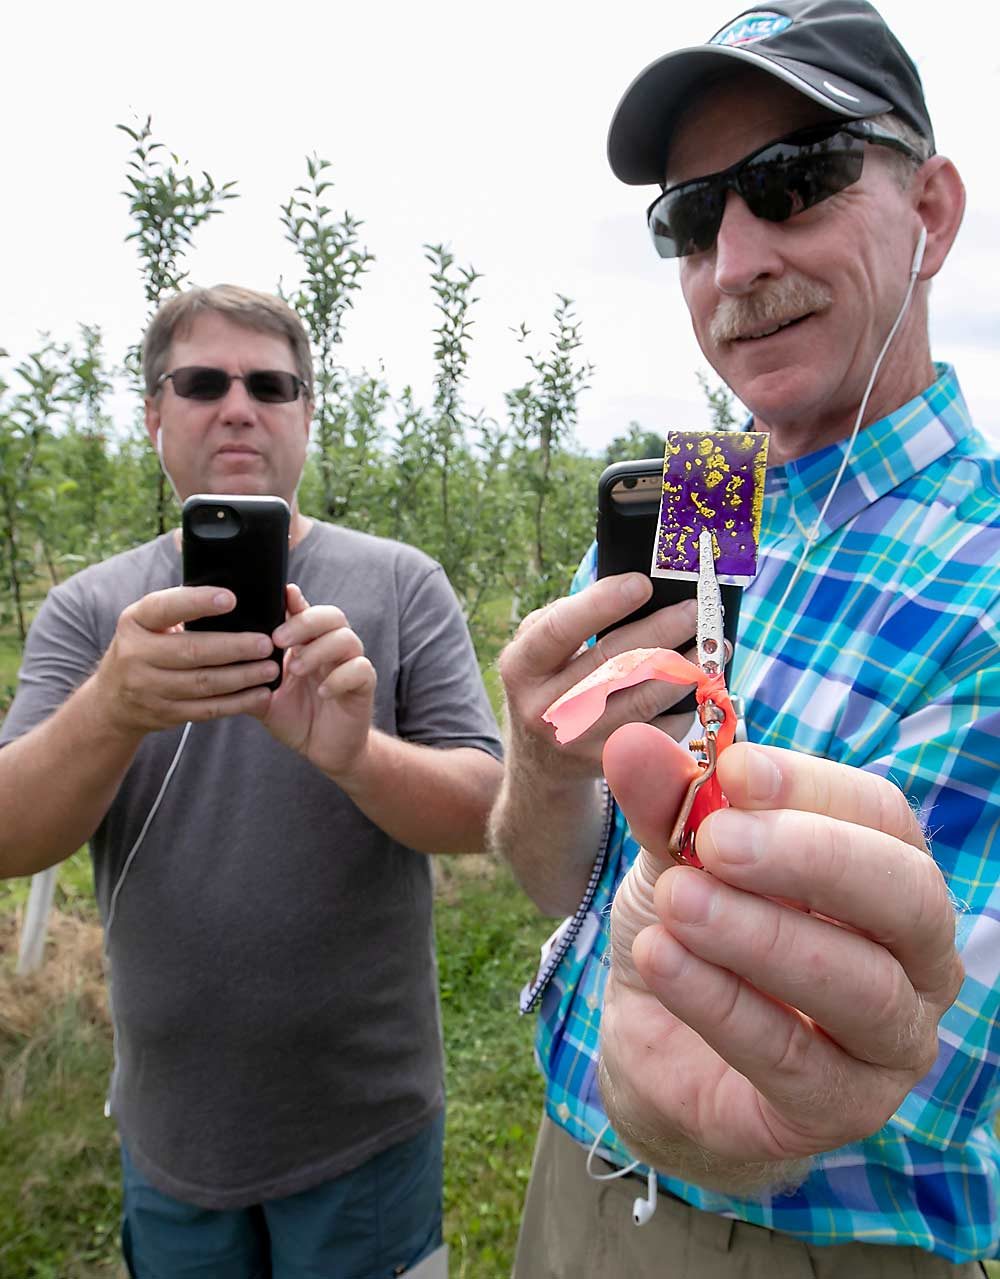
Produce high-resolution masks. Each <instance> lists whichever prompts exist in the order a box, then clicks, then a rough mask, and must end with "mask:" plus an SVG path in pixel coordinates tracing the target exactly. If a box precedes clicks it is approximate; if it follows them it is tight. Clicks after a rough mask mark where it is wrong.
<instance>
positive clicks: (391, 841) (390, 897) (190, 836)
mask: <svg viewBox="0 0 1000 1279" xmlns="http://www.w3.org/2000/svg"><path fill="white" fill-rule="evenodd" d="M143 366H144V375H145V380H146V392H147V398H146V424H147V429H148V432H149V436H150V439H151V440H152V442H153V444H154V446H155V447H156V449H157V451H158V453H159V456H160V458H161V461H162V464H163V467H164V470H165V472H166V473H167V475H168V477H169V478H170V481H171V483H172V485H173V487H174V489H175V491H176V493H177V495H178V497H179V498H181V499H184V498H186V497H188V496H189V495H190V494H192V493H195V492H201V493H241V494H251V495H252V494H274V495H277V496H280V497H283V498H284V499H285V501H286V502H288V504H289V506H290V508H291V513H292V514H291V530H290V551H289V580H290V582H292V583H295V585H290V586H289V587H288V596H287V617H286V620H285V622H284V623H283V624H282V625H281V626H280V627H279V628H278V629H277V630H276V631H275V633H274V635H273V637H265V636H261V635H257V634H249V633H225V632H221V631H218V632H211V631H192V630H187V631H185V629H184V625H183V624H184V623H185V622H190V621H193V620H195V619H197V618H202V617H207V616H210V615H212V614H224V613H226V612H228V611H229V610H230V609H232V607H233V605H234V603H235V600H234V597H233V595H232V593H231V592H228V591H225V590H219V589H217V588H214V587H211V586H205V587H183V586H181V585H180V582H181V558H180V547H179V537H178V535H177V534H175V533H173V532H171V533H167V534H165V535H163V536H161V537H159V538H157V539H155V540H154V541H152V542H149V543H147V544H146V545H144V546H140V547H138V548H137V549H135V550H133V551H129V552H126V553H125V554H122V555H118V556H115V557H114V558H113V559H110V560H107V561H106V562H104V563H103V564H98V565H94V566H92V567H91V568H88V569H85V570H83V571H82V572H81V573H78V574H77V575H75V576H74V577H73V578H71V579H70V580H69V581H67V582H65V583H63V584H62V585H60V586H58V587H56V588H55V589H54V590H53V591H52V592H51V593H50V594H49V597H48V599H47V600H46V602H45V603H44V604H43V606H42V608H41V610H40V611H39V614H38V617H37V619H36V620H35V623H34V625H33V627H32V629H31V633H30V634H29V637H28V641H27V645H26V648H25V654H24V662H23V666H22V669H21V673H20V683H19V687H18V692H17V695H16V697H15V699H14V702H13V705H12V706H11V708H10V711H9V713H8V715H7V718H6V720H5V722H4V724H3V727H2V730H0V745H2V746H3V747H4V749H2V750H0V875H2V876H12V875H29V874H33V873H35V872H37V871H40V870H43V869H44V868H46V867H48V866H52V865H54V864H55V863H57V862H59V861H61V860H62V859H64V858H66V857H68V856H70V855H71V854H72V853H73V852H74V851H75V850H76V849H77V848H78V847H79V846H80V845H81V844H82V843H84V842H85V841H88V840H89V842H90V848H91V853H92V857H93V863H94V879H95V886H96V892H97V898H98V903H99V906H100V910H101V916H102V920H103V922H104V926H105V937H106V947H107V954H108V960H109V981H110V988H111V1002H112V1012H113V1018H114V1028H115V1068H114V1075H113V1079H112V1086H111V1108H112V1112H113V1114H114V1116H115V1119H116V1122H117V1124H118V1127H119V1130H120V1133H121V1137H122V1157H123V1167H124V1185H125V1194H124V1205H125V1211H124V1227H123V1245H124V1252H125V1257H126V1261H127V1262H128V1265H129V1269H130V1273H131V1274H132V1275H134V1276H137V1277H138V1279H154V1277H155V1279H174V1277H175V1276H181V1275H183V1276H184V1279H209V1277H211V1279H250V1277H251V1276H253V1277H254V1279H256V1277H257V1276H261V1277H266V1276H271V1275H272V1274H273V1275H277V1274H279V1273H280V1275H282V1276H287V1277H288V1279H293V1277H298V1276H302V1277H303V1279H304V1277H305V1276H307V1275H308V1276H313V1275H320V1274H322V1275H337V1276H344V1277H345V1279H346V1277H348V1276H350V1277H352V1279H354V1277H356V1279H380V1277H381V1276H389V1275H394V1274H402V1273H403V1272H404V1271H405V1270H406V1269H407V1268H408V1267H410V1266H412V1265H414V1264H416V1263H417V1262H418V1261H419V1260H420V1259H421V1258H422V1257H426V1256H428V1255H429V1254H431V1253H432V1252H433V1251H434V1250H435V1249H436V1248H437V1247H438V1245H439V1244H440V1241H441V1141H442V1131H443V1123H442V1114H443V1105H444V1099H443V1068H442V1052H441V1034H440V1021H439V1013H438V1003H437V988H436V968H435V960H434V943H433V929H432V918H431V915H432V901H431V872H430V865H429V861H428V858H427V857H426V856H424V854H427V853H435V852H462V851H474V850H477V849H479V848H481V846H482V842H483V832H484V826H485V822H486V817H487V814H488V812H489V809H490V805H491V802H492V800H493V797H494V795H495V793H496V790H497V787H498V784H499V780H500V775H501V765H500V763H499V755H500V744H499V740H498V735H497V730H496V724H495V721H494V719H493V715H492V713H491V711H490V708H489V703H488V701H487V699H486V695H485V692H484V690H483V687H482V682H481V680H480V677H479V671H478V667H477V664H476V661H475V656H474V653H473V651H472V646H471V643H470V640H469V636H468V631H467V628H466V626H465V623H464V620H463V618H462V614H461V611H460V609H459V606H458V603H457V600H456V599H455V596H454V593H453V592H452V590H451V588H450V586H449V584H448V582H447V579H446V578H445V575H444V573H443V571H442V569H441V568H440V566H439V565H437V564H435V563H434V562H433V561H432V560H430V559H429V558H428V557H427V556H425V555H423V554H422V553H421V552H419V551H417V550H415V549H413V548H411V547H408V546H404V545H402V544H400V543H397V542H391V541H386V540H384V539H381V538H374V537H369V536H367V535H364V534H360V533H354V532H350V531H348V530H346V529H341V528H337V527H334V526H331V525H327V524H322V523H319V522H317V521H315V520H311V519H308V518H306V517H304V516H303V515H302V514H301V512H300V511H299V509H298V506H297V503H296V489H297V486H298V483H299V479H300V477H301V474H302V468H303V465H304V462H305V456H306V444H307V440H308V433H309V423H310V417H311V412H312V401H311V393H312V373H311V357H310V353H309V344H308V339H307V337H306V333H305V330H304V329H303V327H302V324H301V322H300V321H299V319H298V317H297V316H296V315H295V313H294V312H293V311H291V310H290V308H288V307H287V306H285V304H284V303H283V302H281V301H280V300H278V299H276V298H272V297H269V296H267V295H264V294H258V293H253V292H250V291H249V290H246V289H241V288H236V287H233V286H228V285H226V286H219V287H217V288H214V289H207V290H202V289H193V290H190V291H188V292H186V293H183V294H180V295H178V296H177V297H175V298H173V299H172V300H171V301H169V302H168V303H166V305H165V306H163V307H162V308H161V309H160V311H159V312H158V313H157V315H156V316H155V317H154V319H153V321H152V323H151V325H150V327H149V330H148V332H147V334H146V339H145V344H144V348H143ZM260 373H267V374H268V375H269V376H268V377H267V378H266V379H264V380H263V381H262V380H261V378H259V377H255V376H254V375H255V374H260ZM261 395H263V396H264V398H258V397H259V396H261ZM276 396H277V397H278V398H275V397H276ZM272 638H273V641H274V644H275V645H277V646H278V647H280V648H282V649H284V650H286V651H285V658H284V671H283V678H282V682H281V685H280V687H279V688H278V689H277V691H274V692H272V691H271V689H270V688H269V687H268V684H269V682H271V681H273V680H274V678H275V676H276V675H277V673H278V671H277V667H276V666H275V664H274V662H273V661H272V660H271V658H270V653H271V648H272V644H271V639H272ZM54 778H56V779H58V785H54V784H53V779H54Z"/></svg>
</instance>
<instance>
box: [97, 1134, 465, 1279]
mask: <svg viewBox="0 0 1000 1279" xmlns="http://www.w3.org/2000/svg"><path fill="white" fill-rule="evenodd" d="M443 1141H444V1115H443V1114H442V1115H439V1116H438V1118H437V1119H435V1120H434V1122H433V1123H432V1124H430V1125H429V1126H428V1127H427V1128H425V1129H423V1131H421V1132H419V1133H418V1134H417V1135H416V1136H415V1137H411V1138H410V1139H409V1140H408V1141H404V1142H402V1143H401V1144H400V1145H398V1146H393V1147H391V1148H390V1149H389V1150H385V1151H383V1152H382V1153H381V1154H380V1155H376V1156H375V1157H374V1158H372V1159H369V1160H368V1162H367V1163H364V1164H362V1165H361V1167H360V1168H355V1169H353V1170H352V1171H351V1172H348V1173H345V1174H344V1175H343V1176H342V1177H337V1178H336V1179H335V1180H333V1181H327V1182H325V1183H323V1184H322V1185H320V1186H315V1187H314V1188H313V1189H311V1190H303V1191H301V1192H300V1193H299V1194H297V1195H289V1196H288V1197H287V1198H285V1199H269V1200H266V1201H265V1202H263V1203H259V1204H254V1205H253V1206H252V1207H250V1208H240V1209H235V1210H232V1211H221V1212H216V1211H212V1210H209V1209H205V1208H198V1207H195V1206H194V1205H193V1204H187V1203H182V1202H181V1201H180V1200H178V1199H172V1198H171V1197H170V1196H169V1195H164V1194H161V1192H160V1191H159V1190H156V1189H154V1188H153V1187H152V1186H151V1185H149V1183H148V1182H146V1181H144V1180H143V1178H142V1177H141V1176H140V1175H139V1173H138V1172H137V1171H136V1169H135V1167H134V1165H133V1164H132V1162H131V1160H130V1159H129V1157H128V1153H127V1151H126V1150H125V1148H124V1146H123V1147H122V1175H123V1185H124V1203H123V1220H122V1252H123V1253H124V1256H125V1263H126V1265H127V1266H128V1270H129V1274H130V1275H131V1276H132V1279H390V1277H391V1276H395V1275H401V1274H404V1273H405V1271H406V1270H407V1269H408V1268H409V1267H411V1266H414V1265H416V1263H417V1262H418V1261H420V1260H421V1259H422V1258H423V1257H425V1256H427V1255H428V1254H429V1253H431V1252H433V1251H434V1249H435V1248H437V1247H438V1246H439V1245H440V1243H441V1179H442V1163H443V1158H442V1148H443Z"/></svg>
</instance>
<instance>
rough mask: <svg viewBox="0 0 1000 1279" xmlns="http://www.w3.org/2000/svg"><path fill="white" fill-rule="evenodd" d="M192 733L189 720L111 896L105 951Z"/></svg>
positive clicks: (105, 934)
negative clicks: (133, 869) (120, 896)
mask: <svg viewBox="0 0 1000 1279" xmlns="http://www.w3.org/2000/svg"><path fill="white" fill-rule="evenodd" d="M190 732H191V721H190V720H188V722H187V723H186V724H185V725H184V732H183V733H182V734H181V740H180V742H179V743H178V745H177V750H176V751H175V752H174V757H173V759H172V760H171V761H170V767H169V768H168V769H167V772H166V776H165V777H164V778H163V782H162V783H161V785H160V789H159V791H158V792H157V796H156V798H155V799H154V800H153V802H152V804H151V805H150V809H149V812H148V813H147V814H146V820H145V821H144V822H143V823H142V829H141V830H140V831H139V834H138V835H137V836H136V840H135V843H134V844H133V845H132V847H131V849H130V850H129V854H128V856H127V857H126V858H125V863H124V865H123V866H122V869H121V874H120V875H119V876H118V882H117V883H116V884H115V887H114V890H113V892H112V894H111V902H110V904H109V905H108V922H107V924H105V926H104V944H105V950H106V949H107V941H108V937H109V936H110V935H111V925H112V924H113V923H114V922H115V911H116V909H117V908H118V894H119V893H120V892H121V890H122V885H123V884H124V883H125V876H126V875H127V874H128V872H129V869H130V867H131V865H132V862H133V861H134V860H135V855H136V853H137V852H138V851H139V849H140V848H141V847H142V841H143V840H144V839H145V838H146V831H148V830H149V828H150V826H151V825H152V822H153V818H154V817H155V816H156V810H157V809H158V808H159V807H160V804H161V803H162V802H163V796H164V795H165V794H166V793H167V787H168V786H169V785H170V779H171V778H172V777H173V775H174V771H175V770H176V768H177V765H178V764H179V763H180V759H181V752H182V751H183V750H184V743H185V742H186V741H187V739H188V733H190Z"/></svg>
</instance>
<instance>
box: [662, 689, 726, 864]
mask: <svg viewBox="0 0 1000 1279" xmlns="http://www.w3.org/2000/svg"><path fill="white" fill-rule="evenodd" d="M698 718H699V719H700V720H701V724H702V727H703V728H704V730H705V735H704V737H699V738H697V739H696V740H694V741H691V742H688V749H689V750H690V751H691V752H692V753H694V754H702V755H704V756H705V758H704V759H700V760H698V767H699V768H700V769H701V772H700V773H699V774H698V776H697V777H693V778H692V779H691V782H690V784H689V786H688V788H687V793H686V794H685V796H684V802H683V803H682V804H681V807H680V812H679V813H678V814H677V820H676V822H675V823H674V829H673V831H672V832H671V834H670V840H669V842H668V844H667V852H668V853H669V854H670V856H671V857H672V858H673V859H674V861H675V862H677V863H678V864H679V865H681V866H697V865H698V864H699V863H698V860H697V857H696V856H695V851H694V832H693V831H688V830H687V824H688V819H689V818H690V816H691V809H692V808H693V807H694V801H695V799H696V798H697V795H698V792H699V791H700V790H701V788H702V787H703V786H704V785H705V783H706V782H707V781H708V780H709V778H711V777H712V776H714V774H715V767H716V765H717V764H718V762H719V754H718V748H717V746H716V740H715V737H716V734H717V733H718V731H719V725H720V724H722V723H723V722H724V720H725V718H726V717H725V714H724V712H723V711H722V710H720V708H719V707H718V706H716V704H715V703H714V702H713V701H707V702H704V703H703V704H702V705H701V706H699V707H698Z"/></svg>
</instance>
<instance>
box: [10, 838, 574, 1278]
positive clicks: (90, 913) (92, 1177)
mask: <svg viewBox="0 0 1000 1279" xmlns="http://www.w3.org/2000/svg"><path fill="white" fill-rule="evenodd" d="M438 870H439V874H438V892H437V906H436V913H437V933H438V956H439V959H438V962H439V970H440V980H441V1000H442V1011H443V1017H444V1036H445V1046H446V1057H447V1078H448V1127H447V1137H446V1148H445V1234H446V1238H447V1239H448V1242H449V1245H450V1250H451V1275H452V1279H497V1276H500V1275H503V1274H505V1273H508V1272H509V1269H510V1264H511V1261H512V1258H513V1249H514V1245H515V1242H516V1238H517V1225H518V1221H519V1218H520V1212H521V1203H522V1200H523V1196H524V1188H525V1186H526V1184H527V1178H528V1172H529V1169H530V1163H531V1152H532V1147H533V1144H534V1134H535V1128H536V1126H537V1122H538V1118H539V1114H540V1109H541V1095H542V1088H541V1080H540V1078H539V1076H538V1075H537V1072H536V1070H535V1067H534V1064H533V1058H532V1050H531V1040H532V1034H533V1031H534V1021H533V1019H522V1018H520V1017H519V1016H518V1013H517V993H518V990H519V989H520V986H521V985H522V983H523V982H524V981H525V980H526V979H527V978H528V977H530V976H531V975H532V973H533V971H534V964H535V961H536V958H537V954H538V946H539V944H540V943H541V941H542V939H543V938H544V937H545V936H546V935H547V934H548V932H549V930H550V928H551V922H550V921H548V920H543V919H540V918H539V916H538V915H537V913H536V911H535V910H534V908H533V907H532V906H531V904H530V903H529V902H528V901H527V899H526V898H525V897H524V896H523V895H522V894H521V893H520V892H518V891H517V889H516V888H515V886H514V884H513V881H512V879H511V876H510V873H509V872H508V871H507V870H506V868H497V867H495V866H494V865H493V864H492V863H491V862H489V861H488V860H487V859H485V858H467V859H458V858H442V859H440V861H439V863H438ZM27 886H28V885H27V881H24V880H21V881H9V882H7V883H0V925H3V926H4V927H5V931H4V932H0V941H2V940H3V938H5V937H6V938H7V941H8V945H7V951H6V954H0V1132H2V1133H3V1137H2V1139H0V1204H2V1205H3V1211H2V1212H0V1275H2V1276H5V1277H6V1276H11V1277H12V1279H13V1276H17V1279H99V1277H100V1279H109V1276H110V1277H113V1279H118V1277H119V1275H120V1274H121V1271H120V1268H119V1258H118V1235H117V1231H118V1214H119V1202H120V1199H119V1189H118V1152H117V1144H116V1139H115V1132H114V1127H113V1125H112V1124H111V1123H110V1122H109V1121H108V1120H106V1119H104V1117H103V1103H104V1094H105V1088H106V1085H107V1078H108V1072H109V1069H110V1064H111V1039H110V1032H109V1030H108V1028H107V1025H106V1024H105V1023H104V1022H103V1021H102V1019H101V1018H100V1017H98V1016H95V1014H94V1008H93V1000H92V999H87V998H85V997H80V996H78V995H74V994H72V993H71V994H69V995H66V996H65V997H63V998H59V999H52V1000H51V1002H44V1001H41V1002H42V1009H43V1010H42V1014H41V1017H40V1020H39V1021H38V1022H37V1024H36V1025H35V1026H34V1027H33V1029H32V1031H31V1032H30V1033H26V1032H25V1031H24V1030H23V1029H19V1028H18V1027H17V1026H16V1025H15V1024H14V1021H15V1019H14V1018H13V1017H12V1016H11V1009H12V1004H11V1001H12V999H13V1000H14V1001H16V1000H17V997H18V993H19V991H22V992H23V991H25V990H27V993H28V994H30V993H31V991H30V989H28V988H25V987H24V986H23V983H22V984H19V983H18V981H17V979H16V978H14V976H13V963H14V954H13V949H14V946H13V942H14V940H15V939H14V936H13V928H12V917H13V914H14V912H15V910H16V908H17V907H18V906H19V905H20V904H22V903H23V901H24V899H25V896H26V893H27ZM90 892H91V889H90V868H89V862H88V860H87V858H86V856H85V854H82V853H78V854H77V855H76V857H74V858H72V859H71V860H70V861H69V862H67V863H66V864H65V865H64V866H63V867H62V869H61V873H60V879H59V888H58V890H57V905H58V906H59V907H60V909H61V910H62V911H63V912H67V913H69V914H70V915H71V916H75V917H77V918H84V919H89V920H91V921H93V920H94V919H95V918H96V915H95V912H94V908H93V905H92V902H91V897H90ZM70 962H73V961H72V957H71V958H70ZM59 964H60V958H59V955H58V953H56V954H55V955H53V956H52V957H51V958H50V959H49V961H48V962H47V964H46V967H45V969H44V970H43V973H44V974H51V973H53V972H54V971H55V970H56V969H58V967H59ZM62 966H63V969H65V968H66V966H67V961H66V959H65V958H64V959H63V961H62ZM35 996H36V1002H40V1001H39V999H38V994H37V992H35ZM24 1002H25V998H22V1000H21V1003H22V1006H23V1004H24Z"/></svg>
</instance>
